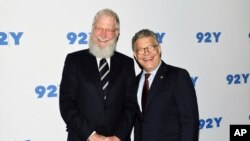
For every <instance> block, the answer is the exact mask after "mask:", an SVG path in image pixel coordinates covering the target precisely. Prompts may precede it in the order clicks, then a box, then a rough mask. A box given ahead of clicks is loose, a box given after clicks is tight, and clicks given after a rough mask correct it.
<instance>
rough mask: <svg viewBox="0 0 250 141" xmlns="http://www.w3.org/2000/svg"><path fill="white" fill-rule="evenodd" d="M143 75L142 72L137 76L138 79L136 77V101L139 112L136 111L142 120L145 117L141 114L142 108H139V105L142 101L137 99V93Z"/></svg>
mask: <svg viewBox="0 0 250 141" xmlns="http://www.w3.org/2000/svg"><path fill="white" fill-rule="evenodd" d="M141 75H142V71H141V72H140V74H139V75H137V77H136V87H135V93H136V101H137V105H136V108H137V110H136V111H138V112H139V114H138V115H139V118H140V119H143V115H142V112H141V109H140V106H139V103H138V102H139V101H141V99H140V100H138V97H137V91H138V87H139V83H140V79H141Z"/></svg>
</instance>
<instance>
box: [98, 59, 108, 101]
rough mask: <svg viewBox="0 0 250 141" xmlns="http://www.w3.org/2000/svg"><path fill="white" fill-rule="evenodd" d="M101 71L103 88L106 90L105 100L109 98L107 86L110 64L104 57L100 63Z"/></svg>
mask: <svg viewBox="0 0 250 141" xmlns="http://www.w3.org/2000/svg"><path fill="white" fill-rule="evenodd" d="M99 72H100V76H101V83H102V90H103V92H104V95H103V97H104V100H106V98H107V88H108V85H109V66H108V62H107V60H106V59H105V58H102V59H101V61H100V65H99Z"/></svg>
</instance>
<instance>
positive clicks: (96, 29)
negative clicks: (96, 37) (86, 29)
mask: <svg viewBox="0 0 250 141" xmlns="http://www.w3.org/2000/svg"><path fill="white" fill-rule="evenodd" d="M94 30H95V31H96V32H98V33H100V32H106V33H107V34H113V33H114V32H115V31H116V30H117V29H109V28H101V27H95V28H94Z"/></svg>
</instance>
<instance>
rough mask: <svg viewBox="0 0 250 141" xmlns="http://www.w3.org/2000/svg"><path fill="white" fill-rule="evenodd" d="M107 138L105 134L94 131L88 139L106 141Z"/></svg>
mask: <svg viewBox="0 0 250 141" xmlns="http://www.w3.org/2000/svg"><path fill="white" fill-rule="evenodd" d="M105 139H106V137H105V136H103V135H100V134H97V133H94V134H92V135H91V136H90V137H89V138H88V141H106V140H105Z"/></svg>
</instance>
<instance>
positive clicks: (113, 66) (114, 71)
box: [108, 52, 121, 94]
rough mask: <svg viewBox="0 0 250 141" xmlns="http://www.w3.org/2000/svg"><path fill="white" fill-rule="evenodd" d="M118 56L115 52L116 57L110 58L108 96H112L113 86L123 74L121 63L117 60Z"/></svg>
mask: <svg viewBox="0 0 250 141" xmlns="http://www.w3.org/2000/svg"><path fill="white" fill-rule="evenodd" d="M117 55H118V54H117V53H116V52H114V55H113V56H112V57H111V58H110V72H109V73H110V79H109V86H108V94H111V89H112V86H113V84H114V82H115V80H116V79H117V78H119V75H120V72H121V70H120V69H121V66H120V65H121V63H120V62H119V59H118V58H117V57H118V56H117Z"/></svg>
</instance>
